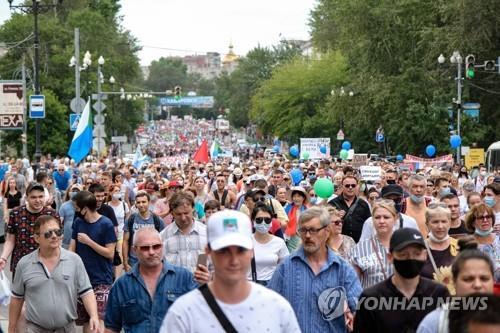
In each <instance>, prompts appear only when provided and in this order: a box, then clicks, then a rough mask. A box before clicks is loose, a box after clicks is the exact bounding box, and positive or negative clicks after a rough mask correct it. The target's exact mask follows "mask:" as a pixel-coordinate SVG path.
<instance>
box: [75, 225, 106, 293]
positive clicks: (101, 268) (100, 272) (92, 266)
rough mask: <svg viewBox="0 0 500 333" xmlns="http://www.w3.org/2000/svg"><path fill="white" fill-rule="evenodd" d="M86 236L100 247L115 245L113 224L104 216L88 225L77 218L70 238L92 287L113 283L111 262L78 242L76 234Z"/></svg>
mask: <svg viewBox="0 0 500 333" xmlns="http://www.w3.org/2000/svg"><path fill="white" fill-rule="evenodd" d="M80 232H81V233H84V234H87V235H88V236H89V237H90V239H92V240H93V241H94V242H96V243H97V244H99V245H101V246H106V245H107V244H111V243H116V234H115V228H114V226H113V223H112V222H111V220H110V219H108V218H107V217H106V216H101V217H100V218H99V220H97V222H94V223H88V222H87V221H85V220H83V219H81V218H79V217H77V218H76V220H75V222H74V223H73V234H72V235H71V238H72V239H74V240H75V242H76V250H75V252H76V253H77V254H78V255H79V256H80V257H81V258H82V261H83V264H84V265H85V270H86V271H87V274H88V275H89V279H90V283H91V284H92V286H96V285H99V284H107V285H111V284H112V283H113V262H112V261H111V259H108V258H106V257H103V256H101V255H100V254H99V253H97V252H96V251H94V249H92V248H91V247H90V246H88V245H86V244H83V243H80V242H79V241H78V233H80Z"/></svg>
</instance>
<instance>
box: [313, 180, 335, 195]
mask: <svg viewBox="0 0 500 333" xmlns="http://www.w3.org/2000/svg"><path fill="white" fill-rule="evenodd" d="M314 193H316V195H317V196H318V197H320V198H322V199H327V198H329V197H330V196H331V195H332V194H333V183H332V181H331V180H330V179H326V178H319V179H317V180H316V182H315V183H314Z"/></svg>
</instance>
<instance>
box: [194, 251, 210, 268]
mask: <svg viewBox="0 0 500 333" xmlns="http://www.w3.org/2000/svg"><path fill="white" fill-rule="evenodd" d="M207 261H208V257H207V254H206V253H200V254H199V255H198V262H197V263H196V266H198V265H203V266H207Z"/></svg>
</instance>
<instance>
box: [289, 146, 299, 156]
mask: <svg viewBox="0 0 500 333" xmlns="http://www.w3.org/2000/svg"><path fill="white" fill-rule="evenodd" d="M290 155H292V157H297V156H299V147H297V146H291V147H290Z"/></svg>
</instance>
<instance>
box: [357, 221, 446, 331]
mask: <svg viewBox="0 0 500 333" xmlns="http://www.w3.org/2000/svg"><path fill="white" fill-rule="evenodd" d="M388 258H389V261H391V262H392V263H393V264H394V275H392V276H391V277H390V278H388V279H387V280H384V281H382V282H380V283H378V284H376V285H374V286H373V287H370V288H367V289H365V290H364V291H363V293H362V294H361V296H360V298H359V303H358V310H357V311H356V317H355V319H354V332H359V333H362V332H381V333H382V332H384V333H385V332H415V331H416V330H417V327H418V324H419V323H420V322H421V321H422V319H424V317H425V316H426V315H427V314H428V313H429V312H431V311H432V310H434V309H435V308H436V306H437V304H438V299H441V301H445V298H446V297H447V296H449V293H448V289H446V287H445V286H443V285H442V284H439V283H436V282H434V281H431V280H429V279H426V278H423V277H420V270H421V269H422V267H423V265H424V264H425V261H426V260H427V252H426V248H425V243H424V238H423V237H422V234H420V232H418V231H417V230H415V229H411V228H401V229H398V230H396V231H395V232H394V233H393V234H392V237H391V241H390V245H389V254H388Z"/></svg>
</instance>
